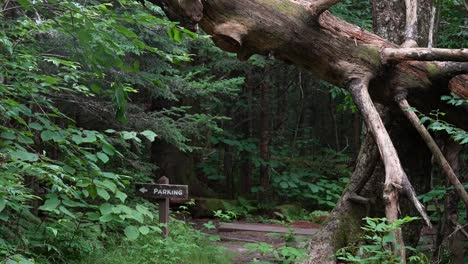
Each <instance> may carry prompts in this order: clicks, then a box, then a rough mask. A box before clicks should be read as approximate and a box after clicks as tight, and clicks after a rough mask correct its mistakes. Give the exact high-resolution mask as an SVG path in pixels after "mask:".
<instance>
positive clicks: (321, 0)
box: [310, 0, 341, 16]
mask: <svg viewBox="0 0 468 264" xmlns="http://www.w3.org/2000/svg"><path fill="white" fill-rule="evenodd" d="M339 2H341V0H316V1H315V2H314V3H312V4H311V5H310V8H311V9H312V12H313V14H314V15H316V16H318V15H320V14H322V13H323V12H325V11H327V10H328V9H329V8H330V7H332V6H333V5H335V4H337V3H339Z"/></svg>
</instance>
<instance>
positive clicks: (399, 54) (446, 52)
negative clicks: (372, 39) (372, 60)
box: [381, 48, 468, 62]
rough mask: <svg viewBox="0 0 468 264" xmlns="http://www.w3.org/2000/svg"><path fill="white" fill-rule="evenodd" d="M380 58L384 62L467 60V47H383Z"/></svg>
mask: <svg viewBox="0 0 468 264" xmlns="http://www.w3.org/2000/svg"><path fill="white" fill-rule="evenodd" d="M381 54H382V58H383V61H385V62H400V61H408V60H419V61H461V62H466V61H468V49H438V48H401V49H398V48H384V49H383V50H382V53H381Z"/></svg>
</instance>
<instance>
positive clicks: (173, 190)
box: [135, 176, 188, 236]
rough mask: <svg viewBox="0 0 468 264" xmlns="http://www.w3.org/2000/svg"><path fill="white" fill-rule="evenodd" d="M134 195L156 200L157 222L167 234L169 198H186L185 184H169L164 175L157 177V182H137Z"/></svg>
mask: <svg viewBox="0 0 468 264" xmlns="http://www.w3.org/2000/svg"><path fill="white" fill-rule="evenodd" d="M135 187H136V195H137V196H140V197H144V198H147V199H152V200H157V201H158V205H159V223H160V224H164V226H163V227H162V228H161V229H162V231H163V236H168V235H169V214H170V211H169V199H188V186H187V185H174V184H169V179H168V178H167V177H166V176H162V177H161V178H159V180H158V183H157V184H151V183H137V184H136V185H135Z"/></svg>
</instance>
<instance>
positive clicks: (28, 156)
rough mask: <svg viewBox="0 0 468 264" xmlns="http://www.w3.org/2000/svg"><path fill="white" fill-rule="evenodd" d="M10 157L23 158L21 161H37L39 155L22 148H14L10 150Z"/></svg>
mask: <svg viewBox="0 0 468 264" xmlns="http://www.w3.org/2000/svg"><path fill="white" fill-rule="evenodd" d="M10 157H11V158H12V159H15V160H23V161H31V162H34V161H37V160H38V159H39V156H38V155H37V154H34V153H31V152H27V151H24V150H15V151H12V152H10Z"/></svg>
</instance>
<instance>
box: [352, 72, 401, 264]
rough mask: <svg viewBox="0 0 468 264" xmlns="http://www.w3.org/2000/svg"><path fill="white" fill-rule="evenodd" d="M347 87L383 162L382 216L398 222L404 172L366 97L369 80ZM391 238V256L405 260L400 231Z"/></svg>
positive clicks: (380, 120)
mask: <svg viewBox="0 0 468 264" xmlns="http://www.w3.org/2000/svg"><path fill="white" fill-rule="evenodd" d="M347 85H348V88H349V91H350V92H351V95H352V96H353V99H354V102H355V103H356V105H357V107H358V108H359V110H360V111H361V114H362V116H363V117H364V120H365V121H366V124H367V126H368V127H369V128H370V130H371V132H372V134H373V135H374V139H375V142H376V144H377V146H378V148H379V151H380V156H381V157H382V160H383V162H384V166H385V183H384V195H383V196H384V200H385V215H386V217H387V219H388V221H390V222H394V221H396V220H397V219H398V210H399V203H398V199H399V193H400V191H401V190H402V188H403V187H402V184H403V178H404V175H405V172H404V171H403V167H402V166H401V163H400V160H399V158H398V154H397V152H396V149H395V147H394V146H393V142H392V140H391V139H390V136H389V134H388V132H387V130H386V129H385V126H384V124H383V122H382V119H381V118H380V116H379V113H378V112H377V109H376V108H375V106H374V104H373V102H372V99H371V97H370V95H369V92H368V85H369V78H368V77H366V76H365V77H362V78H359V77H358V78H354V79H351V80H350V81H349V82H348V84H347ZM393 236H394V240H393V250H394V253H395V255H397V256H400V258H401V259H402V260H405V259H406V257H405V255H406V252H405V246H404V241H403V236H402V232H401V229H397V230H394V231H393Z"/></svg>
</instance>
